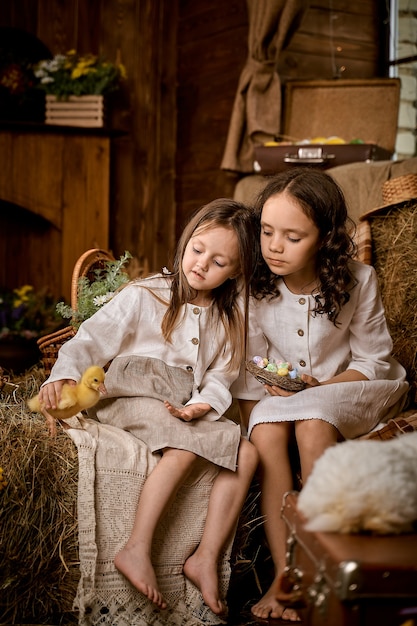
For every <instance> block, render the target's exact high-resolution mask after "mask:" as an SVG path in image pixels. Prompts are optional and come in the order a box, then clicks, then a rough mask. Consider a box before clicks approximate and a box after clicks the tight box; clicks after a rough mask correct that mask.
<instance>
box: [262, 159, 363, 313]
mask: <svg viewBox="0 0 417 626" xmlns="http://www.w3.org/2000/svg"><path fill="white" fill-rule="evenodd" d="M284 191H285V193H287V194H289V195H290V196H291V197H292V198H293V199H294V200H295V201H296V202H297V204H298V205H299V206H300V207H301V209H302V210H303V211H304V213H305V214H306V215H307V217H308V218H309V219H310V220H311V221H312V222H313V223H314V224H315V225H316V226H317V228H318V230H319V233H320V240H321V241H320V248H319V251H318V254H317V268H318V280H319V284H320V295H319V296H318V297H317V298H316V307H315V309H314V312H315V314H316V315H317V314H326V315H327V316H328V318H329V319H330V320H331V321H332V322H333V323H334V324H335V325H336V323H337V317H338V315H339V313H340V311H341V309H342V307H343V305H344V304H346V302H347V301H348V300H349V297H350V296H349V291H350V290H351V289H352V287H353V286H354V284H355V281H354V278H353V276H352V273H351V271H350V268H349V261H350V260H351V259H352V258H353V257H354V256H355V253H356V246H355V243H354V241H353V240H352V238H351V236H350V234H349V229H352V228H354V222H353V221H352V220H351V219H350V217H349V216H348V212H347V207H346V201H345V198H344V195H343V192H342V190H341V189H340V187H339V186H338V185H337V183H336V182H335V181H334V180H333V178H331V176H329V175H328V174H326V173H325V172H323V171H322V170H319V169H314V168H310V167H294V168H291V169H288V170H286V171H284V172H281V173H279V174H276V175H275V176H273V177H271V179H270V180H269V182H268V183H267V185H266V187H265V188H264V189H263V191H261V192H260V194H259V196H258V198H257V201H256V204H255V211H256V215H257V217H258V233H257V234H258V236H260V223H261V215H262V210H263V207H264V204H265V202H266V201H267V200H268V199H269V198H271V197H272V196H275V195H278V194H280V193H283V192H284ZM279 279H280V276H278V275H276V274H274V273H272V272H271V271H270V270H269V268H268V266H267V264H266V263H265V261H264V260H263V258H260V259H259V261H258V264H257V267H256V270H255V275H254V279H253V283H252V294H253V296H254V297H255V298H257V299H261V298H264V297H269V298H271V299H272V298H275V297H277V296H278V295H279V288H278V283H279Z"/></svg>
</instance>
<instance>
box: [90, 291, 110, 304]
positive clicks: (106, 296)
mask: <svg viewBox="0 0 417 626" xmlns="http://www.w3.org/2000/svg"><path fill="white" fill-rule="evenodd" d="M113 296H114V291H108V292H107V293H105V294H104V295H102V296H95V297H94V298H93V303H94V304H95V306H96V307H97V308H100V307H101V306H103V304H106V302H108V301H109V300H111V299H112V298H113Z"/></svg>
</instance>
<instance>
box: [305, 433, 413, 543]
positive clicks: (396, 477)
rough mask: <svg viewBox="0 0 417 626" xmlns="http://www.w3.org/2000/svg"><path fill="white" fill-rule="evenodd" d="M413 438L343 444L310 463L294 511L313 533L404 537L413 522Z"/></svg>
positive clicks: (329, 449) (410, 436) (400, 437)
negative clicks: (397, 534) (313, 463)
mask: <svg viewBox="0 0 417 626" xmlns="http://www.w3.org/2000/svg"><path fill="white" fill-rule="evenodd" d="M416 485H417V432H414V433H409V434H404V435H400V436H399V437H395V438H394V439H389V440H387V441H379V440H356V441H355V440H353V441H344V442H343V443H340V444H336V445H334V446H332V447H331V448H328V449H327V450H326V452H324V454H323V455H322V456H321V457H320V458H319V459H318V460H317V461H316V463H315V465H314V468H313V471H312V473H311V474H310V476H309V478H308V479H307V481H306V484H305V486H304V487H303V489H302V491H301V493H300V495H299V498H298V509H299V511H300V513H301V514H302V515H303V516H304V517H305V518H306V519H307V524H306V528H307V529H308V530H313V531H324V532H340V533H356V532H361V531H368V532H373V533H376V534H390V533H402V532H410V531H412V530H413V524H414V523H415V522H417V489H416Z"/></svg>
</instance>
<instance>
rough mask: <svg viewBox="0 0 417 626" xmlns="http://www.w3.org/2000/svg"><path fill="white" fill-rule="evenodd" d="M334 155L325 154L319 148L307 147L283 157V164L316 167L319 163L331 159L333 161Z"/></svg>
mask: <svg viewBox="0 0 417 626" xmlns="http://www.w3.org/2000/svg"><path fill="white" fill-rule="evenodd" d="M334 158H335V155H334V154H326V152H324V150H323V148H322V147H321V146H314V147H311V146H308V147H303V148H298V151H297V154H287V155H285V157H284V163H300V161H302V162H303V163H307V164H310V165H317V164H320V163H326V162H327V161H330V160H331V159H334Z"/></svg>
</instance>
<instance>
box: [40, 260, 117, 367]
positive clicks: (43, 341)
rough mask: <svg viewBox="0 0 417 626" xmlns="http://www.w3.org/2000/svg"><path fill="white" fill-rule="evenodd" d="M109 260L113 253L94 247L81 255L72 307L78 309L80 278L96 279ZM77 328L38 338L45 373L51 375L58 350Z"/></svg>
mask: <svg viewBox="0 0 417 626" xmlns="http://www.w3.org/2000/svg"><path fill="white" fill-rule="evenodd" d="M107 261H114V257H113V255H112V254H111V253H110V252H108V251H107V250H101V249H100V248H92V249H91V250H87V251H86V252H84V254H82V255H81V256H80V258H79V259H78V261H77V262H76V264H75V265H74V269H73V272H72V279H71V307H72V308H73V309H74V310H76V309H77V298H78V279H79V278H80V277H81V276H87V277H88V278H89V279H91V280H94V272H95V270H98V269H104V268H105V265H106V262H107ZM76 332H77V331H76V330H75V328H74V327H73V326H66V327H65V328H62V329H61V330H57V331H55V332H54V333H51V334H50V335H45V336H44V337H41V338H40V339H38V347H39V350H40V352H41V361H42V365H43V367H44V369H45V374H46V375H47V376H49V374H50V373H51V369H52V367H53V365H54V363H55V361H56V359H57V357H58V351H59V349H60V348H61V346H63V344H64V343H65V342H66V341H68V339H71V337H74V336H75V334H76Z"/></svg>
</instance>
